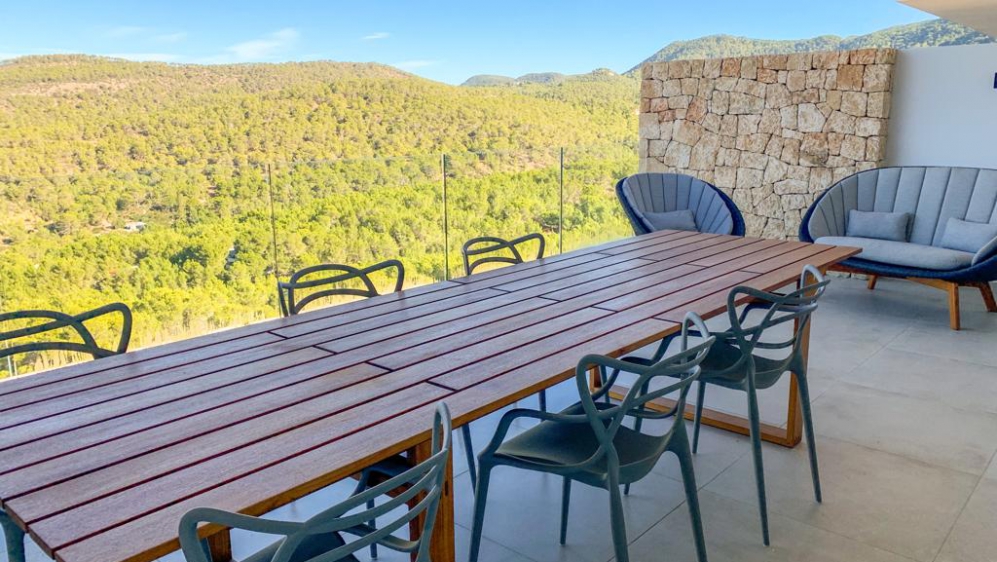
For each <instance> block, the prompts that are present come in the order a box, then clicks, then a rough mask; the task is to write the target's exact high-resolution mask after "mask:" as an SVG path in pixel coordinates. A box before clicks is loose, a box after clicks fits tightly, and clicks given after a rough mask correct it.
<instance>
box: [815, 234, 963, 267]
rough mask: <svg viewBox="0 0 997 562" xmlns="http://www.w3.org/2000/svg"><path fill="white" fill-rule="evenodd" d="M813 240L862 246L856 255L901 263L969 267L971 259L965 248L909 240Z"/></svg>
mask: <svg viewBox="0 0 997 562" xmlns="http://www.w3.org/2000/svg"><path fill="white" fill-rule="evenodd" d="M816 242H817V243H818V244H830V245H833V246H853V247H857V248H862V253H861V254H859V255H858V256H856V257H857V258H859V259H862V260H868V261H874V262H879V263H886V264H891V265H898V266H903V267H915V268H919V269H930V270H935V271H948V270H953V269H961V268H965V267H969V266H970V265H972V263H973V254H971V253H969V252H963V251H960V250H951V249H948V248H938V247H936V246H927V245H924V244H914V243H911V242H895V241H893V240H877V239H875V238H859V237H855V236H824V237H821V238H818V239H817V240H816Z"/></svg>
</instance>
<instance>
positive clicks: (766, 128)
mask: <svg viewBox="0 0 997 562" xmlns="http://www.w3.org/2000/svg"><path fill="white" fill-rule="evenodd" d="M781 128H782V118H781V117H780V115H779V111H778V110H775V109H765V110H763V111H762V118H761V122H760V123H759V124H758V130H759V131H761V132H763V133H769V134H775V133H778V132H779V129H781Z"/></svg>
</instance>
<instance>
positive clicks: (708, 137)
mask: <svg viewBox="0 0 997 562" xmlns="http://www.w3.org/2000/svg"><path fill="white" fill-rule="evenodd" d="M719 151H720V135H717V134H715V133H705V134H703V136H702V138H701V139H700V141H699V142H698V143H697V144H696V146H694V147H693V148H692V155H691V157H690V159H689V167H690V168H692V169H693V170H712V169H713V168H714V166H716V163H717V153H718V152H719Z"/></svg>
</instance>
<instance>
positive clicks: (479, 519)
mask: <svg viewBox="0 0 997 562" xmlns="http://www.w3.org/2000/svg"><path fill="white" fill-rule="evenodd" d="M491 472H492V467H491V466H490V465H489V464H486V463H482V465H481V474H480V475H479V478H480V480H478V485H477V486H475V487H474V519H473V520H472V522H471V548H470V552H469V553H468V557H467V560H468V562H478V554H479V552H480V550H481V531H482V526H483V525H484V522H485V502H486V501H487V499H488V480H489V479H490V478H491Z"/></svg>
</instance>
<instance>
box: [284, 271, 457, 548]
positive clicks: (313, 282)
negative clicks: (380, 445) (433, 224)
mask: <svg viewBox="0 0 997 562" xmlns="http://www.w3.org/2000/svg"><path fill="white" fill-rule="evenodd" d="M386 269H395V270H396V272H397V273H396V275H395V287H394V292H396V293H397V292H398V291H401V290H402V286H403V285H404V284H405V266H404V265H402V262H400V261H398V260H386V261H383V262H380V263H376V264H374V265H371V266H368V267H365V268H362V269H361V268H357V267H353V266H351V265H343V264H336V263H329V264H320V265H313V266H311V267H306V268H304V269H301V270H299V271H296V272H294V273H293V274H292V275H291V278H290V279H288V280H287V281H282V282H280V283H278V284H277V289H278V293H279V295H280V309H281V312H282V313H283V314H284V316H294V315H297V314H299V313H301V312H302V311H303V310H304V309H305V308H306V307H308V306H309V305H311V304H312V303H315V302H317V301H318V300H319V299H323V298H328V297H333V296H343V295H345V296H353V297H363V298H370V297H376V296H379V295H380V294H381V293H379V292H378V290H377V287H376V286H375V285H374V282H373V280H371V278H370V275H371V274H372V273H375V272H378V271H383V270H386ZM319 274H323V275H322V276H321V277H318V278H317V279H312V278H310V277H312V276H315V275H319ZM355 281H359V283H360V285H361V286H362V288H356V286H355V284H354V286H351V285H349V283H350V282H355ZM316 288H318V290H314V289H316ZM309 289H313V291H311V292H308V293H307V294H306V295H305V296H304V297H301V298H300V299H299V298H297V296H296V294H295V293H296V292H299V291H306V290H309ZM461 431H462V436H463V439H464V448H465V449H468V450H470V451H473V449H471V431H470V427H468V426H467V425H464V426H462V427H461ZM469 455H472V456H469V458H470V459H471V460H470V462H469V466H470V468H469V470H470V471H471V476H472V480H471V483H472V485H473V484H474V458H473V452H472V453H469ZM411 466H412V465H411V463H409V462H408V460H407V459H406V458H405V457H403V456H400V455H399V456H397V457H392V458H390V459H387V460H384V461H381V462H379V463H377V464H375V465H373V466H371V467H368V468H366V469H364V470H363V472H361V475H360V481H359V483H358V484H357V489H356V492H355V493H356V494H359V493H361V492H363V491H364V490H366V489H367V487H368V486H369V485H370V483H371V482H372V481H374V480H383V479H388V478H394V477H396V476H398V475H400V474H402V473H404V472H405V471H406V470H408V469H409V468H411ZM372 506H373V504H371V507H372ZM370 525H371V527H373V526H374V521H373V520H371V521H370ZM370 554H371V556H372V557H374V558H376V557H377V545H376V543H373V544H371V546H370Z"/></svg>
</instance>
